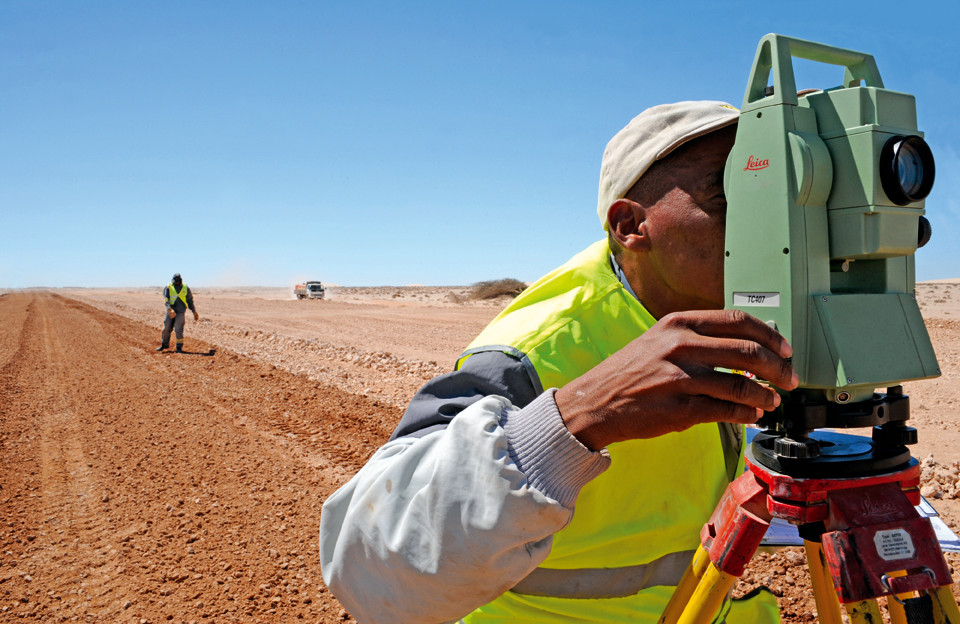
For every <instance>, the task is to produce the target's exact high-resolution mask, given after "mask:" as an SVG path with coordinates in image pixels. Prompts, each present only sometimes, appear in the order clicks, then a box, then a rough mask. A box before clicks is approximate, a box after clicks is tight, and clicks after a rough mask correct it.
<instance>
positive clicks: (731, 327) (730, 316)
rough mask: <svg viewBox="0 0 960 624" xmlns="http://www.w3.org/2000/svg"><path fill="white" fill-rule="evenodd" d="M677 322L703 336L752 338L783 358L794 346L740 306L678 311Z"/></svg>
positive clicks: (786, 356) (790, 352) (787, 355)
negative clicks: (726, 308) (736, 307)
mask: <svg viewBox="0 0 960 624" xmlns="http://www.w3.org/2000/svg"><path fill="white" fill-rule="evenodd" d="M674 322H679V323H681V324H683V325H684V326H686V327H688V328H690V329H691V330H693V331H695V332H696V333H698V334H700V335H701V336H712V337H714V338H740V339H746V340H753V341H755V342H758V343H760V344H761V345H763V346H764V347H766V348H768V349H770V350H771V351H773V352H774V353H776V354H777V355H779V356H780V357H781V358H788V357H790V356H791V355H793V347H791V346H790V344H789V343H788V342H787V341H786V340H785V339H784V337H783V336H781V335H780V334H779V333H777V331H776V330H775V329H773V328H772V327H770V326H769V325H767V324H766V323H764V322H763V321H761V320H760V319H758V318H757V317H755V316H752V315H750V314H747V313H746V312H743V311H741V310H704V311H700V312H697V313H691V314H678V315H676V318H675V319H674Z"/></svg>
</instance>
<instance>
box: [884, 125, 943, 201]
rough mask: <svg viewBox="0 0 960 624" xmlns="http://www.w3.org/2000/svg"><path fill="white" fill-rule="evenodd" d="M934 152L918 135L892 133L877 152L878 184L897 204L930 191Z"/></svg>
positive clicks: (927, 193) (916, 198)
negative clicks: (878, 161)
mask: <svg viewBox="0 0 960 624" xmlns="http://www.w3.org/2000/svg"><path fill="white" fill-rule="evenodd" d="M934 169H935V168H934V164H933V153H932V152H931V151H930V147H929V146H928V145H927V142H926V141H924V140H923V139H922V138H920V137H918V136H893V137H890V139H889V140H887V142H886V143H885V144H884V146H883V149H882V150H881V151H880V183H881V185H882V186H883V191H884V193H886V194H887V197H889V198H890V201H892V202H893V203H895V204H897V205H898V206H906V205H907V204H909V203H912V202H916V201H920V200H921V199H923V198H924V197H926V196H927V195H929V194H930V189H932V188H933V177H934Z"/></svg>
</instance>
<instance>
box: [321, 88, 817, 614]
mask: <svg viewBox="0 0 960 624" xmlns="http://www.w3.org/2000/svg"><path fill="white" fill-rule="evenodd" d="M737 119H738V112H737V110H736V109H735V108H734V107H732V106H730V105H728V104H724V103H722V102H680V103H676V104H668V105H663V106H657V107H654V108H651V109H648V110H646V111H644V112H643V113H641V114H640V115H638V116H637V117H636V118H634V119H633V120H632V121H631V122H630V123H629V124H628V125H627V126H626V127H625V128H624V129H623V130H621V131H620V132H619V133H618V134H617V135H616V136H614V137H613V139H612V140H611V141H610V142H609V144H608V145H607V148H606V150H605V152H604V155H603V161H602V165H601V170H600V191H599V200H598V206H597V208H598V214H599V218H600V223H601V225H602V226H603V227H604V229H605V230H606V233H607V237H606V239H605V240H601V241H599V242H597V243H595V244H593V245H591V246H590V247H589V248H587V249H586V250H585V251H583V252H581V253H579V254H578V255H576V256H574V257H573V258H572V259H571V260H569V261H568V262H567V263H566V264H564V265H563V266H561V267H560V268H558V269H556V270H554V271H553V272H551V273H549V274H548V275H546V276H545V277H543V278H541V279H540V280H539V281H537V282H535V283H534V284H533V285H531V286H530V287H529V288H527V289H526V290H525V291H524V292H523V293H522V294H521V295H520V296H519V297H518V298H517V299H516V300H514V302H513V303H511V304H510V305H509V306H508V307H507V308H506V309H505V310H504V311H503V312H502V313H501V314H500V315H499V316H497V318H495V319H494V320H493V321H492V322H491V323H490V325H489V326H488V327H487V328H486V329H485V330H484V331H483V332H482V333H481V334H480V335H479V336H478V337H477V338H476V339H475V340H474V342H473V343H472V344H471V345H470V347H469V348H468V349H467V350H466V351H465V352H464V353H463V355H462V356H461V358H460V359H459V361H458V362H457V365H456V370H455V372H452V373H449V374H446V375H443V376H441V377H438V378H436V379H434V380H432V381H430V382H428V383H427V384H426V385H425V386H424V387H423V388H422V389H421V390H420V391H419V392H418V393H417V394H416V395H415V396H414V398H413V400H412V401H411V403H410V405H409V407H408V409H407V411H406V413H405V414H404V416H403V418H402V420H401V421H400V423H399V426H398V427H397V430H396V431H395V432H394V434H393V436H392V437H391V439H390V441H389V442H387V444H385V445H384V446H383V447H382V448H381V449H380V450H379V451H378V452H377V453H375V454H374V455H373V457H371V459H370V460H369V462H368V463H367V465H366V466H364V467H363V468H362V469H361V470H360V471H359V473H358V474H357V475H355V476H354V478H353V479H352V480H351V481H350V482H349V483H347V484H346V485H345V486H343V487H342V488H341V489H340V490H338V491H337V492H336V493H334V494H333V495H332V496H331V497H330V498H329V499H327V501H326V502H325V503H324V507H323V512H322V516H321V525H320V562H321V568H322V571H323V578H324V580H325V581H326V583H327V585H328V586H329V588H330V589H331V590H332V591H333V593H334V595H335V596H337V598H338V599H339V600H340V601H341V603H342V604H343V605H344V606H345V607H346V608H347V610H348V611H350V613H351V614H352V615H353V616H354V617H355V618H356V619H357V621H358V622H361V623H365V624H366V623H379V622H393V623H397V622H417V623H419V624H423V623H427V622H450V621H458V620H460V619H461V618H462V620H463V621H464V622H467V623H470V624H473V623H481V622H537V623H548V622H571V621H577V622H655V621H657V618H658V617H659V615H660V614H661V612H662V611H663V609H664V607H665V606H666V604H667V601H668V599H669V598H670V596H671V594H672V592H673V590H674V589H675V586H676V584H677V582H678V581H679V578H680V576H681V575H682V573H683V571H684V569H685V568H686V566H687V564H688V563H689V562H690V559H691V556H692V553H693V550H694V549H695V548H696V547H697V545H698V544H699V534H700V529H701V528H702V526H703V524H704V523H705V522H706V521H707V520H708V519H709V516H710V514H711V512H712V511H713V509H714V507H715V505H716V504H717V502H718V500H719V498H720V496H721V495H722V493H723V491H724V488H725V487H726V485H727V483H728V482H729V481H730V480H731V479H733V478H734V477H735V476H737V475H738V474H739V472H740V471H741V470H742V466H743V464H742V451H743V437H744V436H743V425H744V424H745V423H753V422H755V421H756V420H757V419H758V418H759V417H760V416H761V415H762V413H763V412H764V411H768V410H772V409H774V408H775V407H776V406H777V405H778V404H779V401H780V399H779V397H778V395H777V393H776V392H775V391H774V390H773V389H772V388H771V387H769V386H766V385H762V384H760V383H757V382H756V381H753V380H751V379H749V378H748V377H746V376H742V375H736V374H733V373H728V372H722V371H718V370H717V368H722V369H726V370H744V371H749V372H752V373H754V374H756V376H757V377H759V378H761V379H766V380H769V381H770V382H771V383H772V384H775V385H777V386H779V387H781V388H787V389H792V388H794V387H796V385H797V383H798V380H797V376H796V374H795V373H794V372H793V370H792V368H791V366H790V364H789V360H788V358H789V356H790V355H791V348H790V346H789V345H788V344H786V342H785V341H784V340H783V338H782V337H781V336H779V335H778V334H777V333H776V332H775V331H773V330H772V329H770V328H769V327H767V326H766V325H765V324H763V323H762V322H760V321H759V320H757V319H756V318H754V317H751V316H749V315H746V314H743V313H741V312H738V311H724V310H722V309H721V308H722V307H723V252H724V219H725V212H726V200H725V198H724V193H723V169H724V165H725V161H726V158H727V154H728V153H729V151H730V148H731V146H732V145H733V140H734V134H735V124H736V122H737ZM724 612H725V613H726V617H727V621H728V622H764V621H776V619H777V610H776V602H775V600H773V597H772V596H771V595H770V594H769V593H761V594H760V595H758V596H756V597H755V598H754V599H753V600H749V601H746V602H744V603H738V604H737V605H735V606H734V607H731V605H730V603H729V602H728V603H727V604H726V605H725V606H724Z"/></svg>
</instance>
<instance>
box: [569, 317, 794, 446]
mask: <svg viewBox="0 0 960 624" xmlns="http://www.w3.org/2000/svg"><path fill="white" fill-rule="evenodd" d="M792 353H793V349H792V348H791V347H790V345H788V344H787V342H786V341H785V340H784V339H783V337H781V336H780V334H778V333H777V332H776V331H774V330H773V329H771V328H769V327H767V325H765V324H764V323H763V322H761V321H760V320H759V319H757V318H755V317H753V316H750V315H749V314H746V313H744V312H741V311H739V310H703V311H695V312H679V313H674V314H668V315H667V316H665V317H663V318H662V319H661V320H660V321H659V322H658V323H657V324H656V325H654V326H653V327H651V328H650V329H649V330H648V331H647V332H645V333H644V334H643V335H642V336H640V337H639V338H637V339H636V340H634V341H633V342H631V343H630V344H628V345H627V346H625V347H624V348H623V349H621V350H620V351H618V352H617V353H615V354H613V355H612V356H610V357H609V358H607V359H606V360H604V361H603V362H601V363H600V364H599V365H597V366H596V367H594V368H593V369H592V370H590V371H589V372H587V373H586V374H584V375H582V376H581V377H578V378H577V379H574V380H573V381H571V382H570V383H568V384H567V385H566V386H564V387H563V388H561V389H560V390H558V391H557V394H556V400H557V407H558V408H559V409H560V414H561V415H562V416H563V420H564V422H565V423H566V425H567V429H569V430H570V432H571V433H573V435H575V436H576V437H577V438H578V439H579V440H580V441H581V442H583V444H584V445H585V446H586V447H587V448H590V449H593V450H600V449H601V448H603V447H605V446H607V445H608V444H611V443H613V442H620V441H623V440H632V439H635V438H652V437H656V436H659V435H663V434H665V433H670V432H672V431H683V430H684V429H687V428H689V427H691V426H693V425H696V424H698V423H703V422H717V421H725V422H733V423H754V422H756V421H757V420H758V419H759V418H760V416H762V415H763V412H764V411H769V410H772V409H774V408H775V407H777V406H778V405H779V404H780V397H779V395H778V394H777V392H776V390H774V389H773V388H771V387H769V386H766V385H764V384H761V383H758V382H756V381H754V380H751V379H748V378H747V377H744V376H743V375H737V374H734V373H724V372H720V371H716V370H714V369H715V368H716V367H720V368H726V369H731V370H744V371H749V372H751V373H754V374H755V375H756V376H757V377H758V378H761V379H765V380H767V381H769V382H770V383H771V384H773V385H776V386H778V387H780V388H783V389H785V390H792V389H793V388H796V387H797V384H798V378H797V374H796V373H795V372H794V371H793V368H792V367H791V366H790V364H789V363H787V361H786V359H785V358H788V357H790V355H791V354H792Z"/></svg>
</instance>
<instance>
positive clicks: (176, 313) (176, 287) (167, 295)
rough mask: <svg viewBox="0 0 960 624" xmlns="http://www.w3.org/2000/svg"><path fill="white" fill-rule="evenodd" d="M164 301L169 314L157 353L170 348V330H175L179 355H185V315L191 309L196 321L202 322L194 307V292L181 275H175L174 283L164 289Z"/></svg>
mask: <svg viewBox="0 0 960 624" xmlns="http://www.w3.org/2000/svg"><path fill="white" fill-rule="evenodd" d="M163 301H164V304H166V306H167V314H166V316H164V318H163V333H161V334H160V346H159V347H158V348H157V351H163V350H164V349H166V348H167V347H169V346H170V330H171V329H173V331H174V332H176V334H177V353H183V320H184V313H185V312H186V311H187V308H189V309H190V311H191V312H193V320H195V321H199V320H200V315H199V314H197V309H196V308H195V307H194V305H193V291H191V290H190V287H189V286H187V285H186V284H184V283H183V279H182V278H181V277H180V274H179V273H174V274H173V281H172V282H170V283H169V284H167V285H166V286H165V287H164V288H163Z"/></svg>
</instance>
